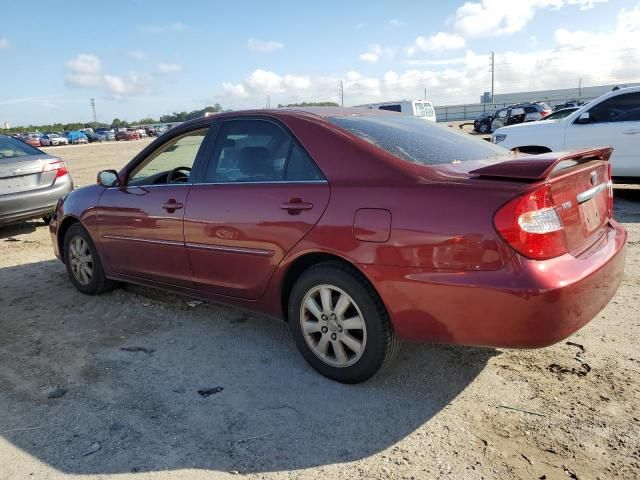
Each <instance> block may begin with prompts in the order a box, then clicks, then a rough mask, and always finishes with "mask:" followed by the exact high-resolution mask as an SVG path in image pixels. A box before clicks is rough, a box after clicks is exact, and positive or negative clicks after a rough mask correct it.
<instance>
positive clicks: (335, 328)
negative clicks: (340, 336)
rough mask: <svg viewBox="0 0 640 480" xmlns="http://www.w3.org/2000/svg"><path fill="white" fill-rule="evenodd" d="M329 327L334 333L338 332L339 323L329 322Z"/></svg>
mask: <svg viewBox="0 0 640 480" xmlns="http://www.w3.org/2000/svg"><path fill="white" fill-rule="evenodd" d="M327 325H328V326H329V330H331V331H332V332H337V331H338V323H337V322H336V321H335V320H329V323H328V324H327Z"/></svg>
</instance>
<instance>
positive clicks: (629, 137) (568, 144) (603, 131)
mask: <svg viewBox="0 0 640 480" xmlns="http://www.w3.org/2000/svg"><path fill="white" fill-rule="evenodd" d="M588 112H589V120H590V123H586V124H581V123H577V122H578V120H577V119H576V120H575V121H574V122H573V123H571V124H569V125H567V129H566V136H565V150H572V149H576V148H584V147H606V146H612V147H613V154H612V155H611V159H610V160H609V161H610V162H611V173H612V175H613V176H614V177H615V176H631V177H639V176H640V92H633V93H625V94H620V95H616V96H615V97H610V98H608V99H606V100H603V101H602V102H600V103H599V104H597V105H594V106H593V107H592V108H590V109H589V110H588Z"/></svg>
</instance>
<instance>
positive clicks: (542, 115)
mask: <svg viewBox="0 0 640 480" xmlns="http://www.w3.org/2000/svg"><path fill="white" fill-rule="evenodd" d="M550 113H551V110H542V111H541V112H540V116H541V117H543V118H544V117H546V116H547V115H549V114H550Z"/></svg>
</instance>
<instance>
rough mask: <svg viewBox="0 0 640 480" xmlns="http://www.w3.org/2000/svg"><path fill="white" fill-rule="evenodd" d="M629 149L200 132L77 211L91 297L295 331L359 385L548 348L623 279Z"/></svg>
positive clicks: (347, 116)
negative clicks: (217, 314)
mask: <svg viewBox="0 0 640 480" xmlns="http://www.w3.org/2000/svg"><path fill="white" fill-rule="evenodd" d="M610 155H611V149H609V148H601V149H590V150H582V151H577V152H569V153H559V152H553V153H548V154H544V155H538V156H535V157H532V156H531V157H527V156H522V155H520V156H519V157H518V156H517V155H515V154H513V153H511V154H509V152H508V151H507V150H505V149H502V148H501V147H498V146H495V145H492V144H490V143H487V142H484V141H482V140H478V139H474V138H472V137H471V136H469V135H464V134H462V133H459V132H455V131H453V129H450V128H447V127H444V126H440V125H437V124H435V123H433V122H424V121H422V120H421V119H418V118H414V117H411V116H406V115H401V114H396V113H392V112H385V111H379V110H366V109H350V108H319V109H309V110H304V111H301V110H285V109H281V110H256V111H244V112H227V113H222V114H217V115H212V116H209V117H203V118H199V119H196V120H192V121H189V122H185V123H183V124H181V125H179V126H177V127H175V128H173V129H172V130H170V131H169V132H167V133H165V134H163V135H162V136H160V137H159V138H158V139H156V140H155V141H154V142H153V143H151V144H150V145H149V146H147V147H146V148H145V149H144V150H142V151H141V152H140V153H139V154H138V155H137V156H136V157H135V158H133V160H131V161H130V162H129V163H128V164H127V165H126V166H125V167H124V168H122V169H121V170H120V171H118V172H116V171H115V170H106V171H102V172H100V173H99V174H98V178H97V184H96V185H92V186H88V187H85V188H81V189H78V190H76V191H74V192H72V193H71V194H69V195H67V196H66V197H64V198H63V199H61V200H60V201H59V202H58V205H57V207H56V211H55V215H54V218H53V220H52V222H51V224H50V230H51V236H52V240H53V247H54V250H55V253H56V255H57V256H58V257H59V258H60V259H61V260H62V261H63V262H64V263H65V265H66V268H67V271H68V274H69V278H70V280H71V282H72V283H73V285H75V287H76V288H77V289H78V290H80V291H81V292H84V293H86V294H98V293H101V292H105V291H107V290H109V289H111V288H113V287H114V286H115V285H116V284H117V282H131V283H137V284H144V285H148V286H152V287H157V288H162V289H166V290H171V291H175V292H179V293H183V294H185V295H189V296H194V297H199V298H203V299H209V300H216V301H222V302H228V303H232V304H235V305H239V306H241V307H244V308H248V309H252V310H255V311H259V312H262V313H264V314H267V315H270V316H275V317H279V318H282V319H284V320H286V321H287V322H288V324H289V326H290V329H291V332H292V336H293V338H294V340H295V342H296V344H297V346H298V348H299V350H300V352H301V353H302V355H303V356H304V358H305V359H306V360H307V361H308V362H309V364H310V365H311V366H312V367H313V368H315V369H316V370H318V371H319V372H320V373H322V374H324V375H326V376H327V377H330V378H332V379H335V380H338V381H341V382H346V383H355V382H360V381H364V380H366V379H368V378H369V377H371V376H372V375H373V374H375V373H376V372H377V371H378V370H379V369H380V368H381V367H382V366H384V365H386V364H388V363H389V361H390V360H391V358H392V357H393V354H394V352H395V351H396V350H397V347H398V345H399V342H400V341H401V340H409V341H420V342H438V343H448V344H461V345H476V346H495V347H515V348H534V347H543V346H546V345H550V344H553V343H555V342H558V341H560V340H561V339H564V338H566V337H567V336H569V335H570V334H572V333H573V332H575V331H576V330H578V329H579V328H581V327H582V326H584V325H585V324H586V323H587V322H589V321H590V320H591V319H593V318H594V317H595V316H596V315H597V314H598V312H599V311H600V310H601V309H602V308H603V307H604V306H605V305H606V304H607V303H608V302H609V300H610V299H611V298H612V297H613V295H614V294H615V292H616V290H617V288H618V285H619V283H620V281H621V278H622V274H623V267H624V258H625V244H626V232H625V230H624V228H623V227H622V226H620V224H618V223H617V222H616V221H615V220H614V219H613V216H612V208H613V206H612V199H613V196H612V188H611V176H610V166H609V163H608V159H609V157H610Z"/></svg>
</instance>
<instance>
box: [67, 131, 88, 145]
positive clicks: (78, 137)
mask: <svg viewBox="0 0 640 480" xmlns="http://www.w3.org/2000/svg"><path fill="white" fill-rule="evenodd" d="M64 135H65V137H66V138H67V140H68V141H69V143H71V144H72V145H77V144H86V143H89V139H88V138H87V135H86V134H85V133H84V132H81V131H79V130H73V131H70V132H64Z"/></svg>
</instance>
